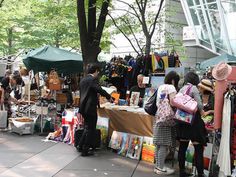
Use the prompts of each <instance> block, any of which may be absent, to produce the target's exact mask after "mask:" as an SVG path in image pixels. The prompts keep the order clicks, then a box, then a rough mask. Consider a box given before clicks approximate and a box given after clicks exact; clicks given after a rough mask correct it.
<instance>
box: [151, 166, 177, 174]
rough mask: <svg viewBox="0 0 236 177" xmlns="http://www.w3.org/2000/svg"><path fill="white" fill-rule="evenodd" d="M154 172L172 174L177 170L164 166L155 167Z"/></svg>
mask: <svg viewBox="0 0 236 177" xmlns="http://www.w3.org/2000/svg"><path fill="white" fill-rule="evenodd" d="M154 173H156V174H158V175H171V174H173V173H175V170H174V169H171V168H168V167H164V168H158V167H155V169H154Z"/></svg>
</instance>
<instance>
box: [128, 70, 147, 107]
mask: <svg viewBox="0 0 236 177" xmlns="http://www.w3.org/2000/svg"><path fill="white" fill-rule="evenodd" d="M143 77H144V75H142V74H139V75H138V76H137V83H138V85H135V86H133V87H131V89H130V98H131V95H132V92H139V93H140V95H139V103H138V106H139V107H142V105H143V97H144V94H145V84H143Z"/></svg>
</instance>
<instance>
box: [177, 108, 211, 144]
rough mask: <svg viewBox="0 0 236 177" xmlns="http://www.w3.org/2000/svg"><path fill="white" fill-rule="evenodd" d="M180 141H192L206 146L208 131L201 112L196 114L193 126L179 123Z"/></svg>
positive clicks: (178, 133) (178, 134)
mask: <svg viewBox="0 0 236 177" xmlns="http://www.w3.org/2000/svg"><path fill="white" fill-rule="evenodd" d="M180 139H183V140H191V141H192V142H198V143H200V144H203V145H206V143H207V131H206V128H205V123H204V122H203V120H202V119H201V115H200V112H199V111H197V113H196V114H195V118H194V120H193V123H192V125H190V124H187V123H182V122H177V140H180Z"/></svg>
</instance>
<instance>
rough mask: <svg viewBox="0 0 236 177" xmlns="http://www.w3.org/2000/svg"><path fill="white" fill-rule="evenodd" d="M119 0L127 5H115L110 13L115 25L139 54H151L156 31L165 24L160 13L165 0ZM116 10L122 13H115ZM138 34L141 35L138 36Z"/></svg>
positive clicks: (118, 0)
mask: <svg viewBox="0 0 236 177" xmlns="http://www.w3.org/2000/svg"><path fill="white" fill-rule="evenodd" d="M117 2H119V3H120V4H122V6H125V7H124V8H120V9H119V8H116V7H113V11H112V13H113V12H114V14H112V13H109V16H110V17H111V19H112V21H113V23H114V25H115V26H116V28H117V29H118V30H119V32H121V33H122V34H123V35H124V36H125V37H126V39H127V40H128V41H129V43H130V44H131V46H132V47H133V49H134V50H135V52H136V53H137V54H143V53H145V54H149V53H150V50H151V44H152V37H153V35H154V32H155V30H157V29H159V30H161V28H162V25H163V18H161V17H160V15H161V10H162V8H163V3H164V0H160V1H159V3H157V4H153V1H152V0H134V1H132V3H130V2H127V1H123V0H117ZM154 5H155V6H154ZM151 9H154V10H151ZM116 11H118V12H119V14H120V15H119V14H118V15H117V14H115V12H116ZM157 26H158V28H157ZM138 34H139V35H140V36H141V37H138ZM143 36H144V37H145V38H143ZM136 46H137V47H136Z"/></svg>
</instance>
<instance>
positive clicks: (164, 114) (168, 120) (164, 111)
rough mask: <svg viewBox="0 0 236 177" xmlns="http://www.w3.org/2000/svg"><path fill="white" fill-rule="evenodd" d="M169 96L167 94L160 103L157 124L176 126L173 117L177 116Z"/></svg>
mask: <svg viewBox="0 0 236 177" xmlns="http://www.w3.org/2000/svg"><path fill="white" fill-rule="evenodd" d="M167 95H168V94H165V98H163V99H161V100H160V101H159V103H158V108H157V113H156V115H157V116H156V123H161V124H163V125H165V126H174V125H175V121H174V119H173V117H174V115H175V114H174V111H173V109H172V107H171V105H170V102H169V99H168V96H167Z"/></svg>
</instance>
